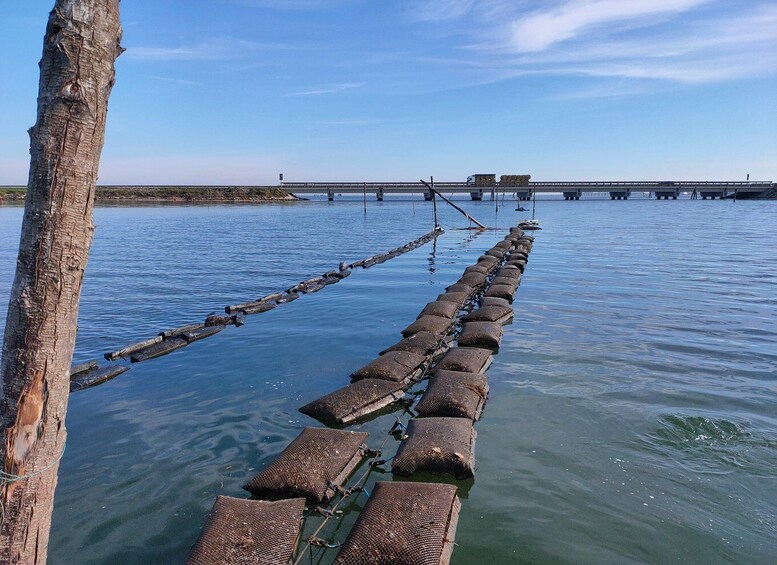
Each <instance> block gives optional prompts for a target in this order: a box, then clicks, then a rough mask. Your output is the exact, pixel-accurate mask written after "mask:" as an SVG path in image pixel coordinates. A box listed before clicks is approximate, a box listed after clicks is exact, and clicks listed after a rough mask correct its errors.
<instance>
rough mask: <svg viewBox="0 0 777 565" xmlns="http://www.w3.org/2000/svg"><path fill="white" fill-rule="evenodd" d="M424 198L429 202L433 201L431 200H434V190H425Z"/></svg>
mask: <svg viewBox="0 0 777 565" xmlns="http://www.w3.org/2000/svg"><path fill="white" fill-rule="evenodd" d="M424 200H426V201H427V202H431V200H432V191H431V190H427V191H425V192H424Z"/></svg>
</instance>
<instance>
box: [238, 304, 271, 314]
mask: <svg viewBox="0 0 777 565" xmlns="http://www.w3.org/2000/svg"><path fill="white" fill-rule="evenodd" d="M273 308H275V303H274V302H256V303H254V305H253V306H247V307H245V308H243V310H242V312H243V314H261V313H262V312H267V311H268V310H272V309H273Z"/></svg>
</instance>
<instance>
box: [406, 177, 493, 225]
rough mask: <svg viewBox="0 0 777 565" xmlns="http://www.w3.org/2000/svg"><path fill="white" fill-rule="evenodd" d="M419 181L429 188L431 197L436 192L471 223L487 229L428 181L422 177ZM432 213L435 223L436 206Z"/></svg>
mask: <svg viewBox="0 0 777 565" xmlns="http://www.w3.org/2000/svg"><path fill="white" fill-rule="evenodd" d="M421 182H422V183H423V184H424V186H425V187H426V188H428V189H429V190H430V191H431V192H432V199H434V196H435V194H436V195H437V196H439V197H440V198H442V199H443V200H445V202H447V203H448V204H450V205H451V206H453V207H454V208H456V210H458V211H459V212H461V213H462V214H464V216H465V217H466V218H467V219H468V220H469V221H470V222H472V223H474V224H477V226H478V227H479V228H480V229H483V230H485V229H488V228H486V226H484V225H483V224H481V223H480V222H478V221H477V220H476V219H475V218H473V217H472V216H470V215H469V214H467V212H465V211H464V210H462V209H461V208H459V207H458V206H456V205H455V204H454V203H453V202H451V201H450V200H448V199H447V198H445V196H443V195H442V194H440V193H439V192H437V191H436V190H435V189H434V187H433V186H430V185H429V183H428V182H426V181H425V180H424V179H421ZM432 182H434V178H432ZM433 201H434V200H433ZM434 215H435V223H436V221H437V208H436V207H435V209H434Z"/></svg>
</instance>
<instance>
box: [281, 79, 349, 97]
mask: <svg viewBox="0 0 777 565" xmlns="http://www.w3.org/2000/svg"><path fill="white" fill-rule="evenodd" d="M362 86H364V83H360V82H346V83H341V84H333V85H331V86H326V87H322V88H316V89H313V90H303V91H301V92H290V93H289V94H287V95H286V96H318V95H321V94H337V93H338V92H345V91H346V90H353V89H354V88H360V87H362Z"/></svg>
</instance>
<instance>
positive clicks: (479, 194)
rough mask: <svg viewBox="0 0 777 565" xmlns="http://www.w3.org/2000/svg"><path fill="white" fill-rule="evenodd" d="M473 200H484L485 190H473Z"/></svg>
mask: <svg viewBox="0 0 777 565" xmlns="http://www.w3.org/2000/svg"><path fill="white" fill-rule="evenodd" d="M469 195H470V197H472V200H483V189H482V188H481V189H478V190H473V191H472V192H470V193H469Z"/></svg>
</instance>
